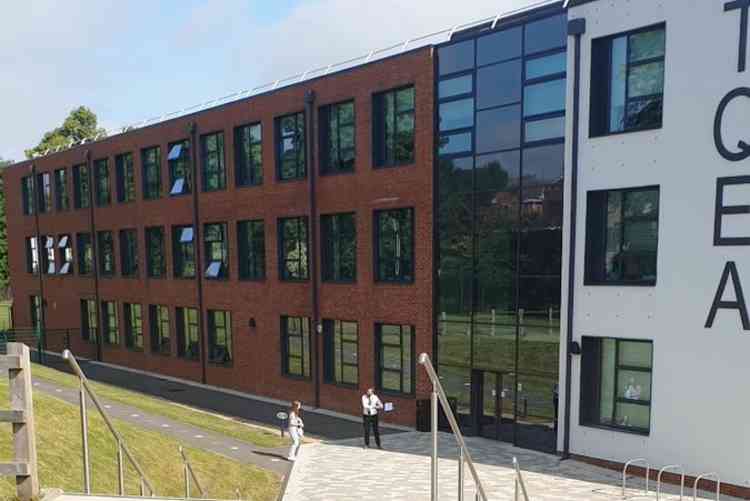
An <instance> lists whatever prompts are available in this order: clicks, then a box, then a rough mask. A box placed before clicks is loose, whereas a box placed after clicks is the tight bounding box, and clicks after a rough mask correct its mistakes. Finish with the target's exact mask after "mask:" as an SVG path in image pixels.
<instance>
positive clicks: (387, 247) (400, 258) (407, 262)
mask: <svg viewBox="0 0 750 501" xmlns="http://www.w3.org/2000/svg"><path fill="white" fill-rule="evenodd" d="M375 231H376V232H377V233H376V247H375V264H376V269H375V278H376V280H378V281H381V282H412V281H414V209H391V210H382V211H376V212H375Z"/></svg>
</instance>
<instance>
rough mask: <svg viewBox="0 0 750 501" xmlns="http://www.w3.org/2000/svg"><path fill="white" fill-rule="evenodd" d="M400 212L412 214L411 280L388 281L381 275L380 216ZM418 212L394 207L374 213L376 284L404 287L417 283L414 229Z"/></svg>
mask: <svg viewBox="0 0 750 501" xmlns="http://www.w3.org/2000/svg"><path fill="white" fill-rule="evenodd" d="M400 211H409V212H410V218H409V223H410V224H411V242H410V246H409V247H410V248H409V252H410V258H411V276H410V277H409V278H406V279H404V278H401V279H387V278H383V277H382V276H381V274H380V262H381V260H382V258H381V255H380V254H381V251H380V243H381V235H380V219H379V218H380V216H381V215H382V214H384V213H388V212H400ZM415 213H416V211H415V209H414V207H394V208H389V209H376V210H375V211H373V242H374V252H373V270H374V274H373V275H374V277H375V282H376V283H384V284H404V285H410V284H413V283H414V281H415V274H416V273H415V272H416V238H415V235H414V229H415V223H416V214H415ZM401 261H402V262H403V261H404V259H403V258H401Z"/></svg>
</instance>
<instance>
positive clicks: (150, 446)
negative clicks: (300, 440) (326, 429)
mask: <svg viewBox="0 0 750 501" xmlns="http://www.w3.org/2000/svg"><path fill="white" fill-rule="evenodd" d="M34 370H36V367H35V368H34ZM0 408H6V409H7V408H8V380H7V376H3V377H0ZM34 417H35V419H36V440H37V453H38V460H39V480H40V484H41V486H42V487H43V488H45V487H56V488H61V489H63V490H64V491H66V492H81V491H82V490H83V480H82V478H83V473H82V472H83V460H82V453H81V429H80V416H79V412H78V407H77V406H75V405H71V404H68V403H66V402H63V401H62V400H58V399H56V398H54V397H51V396H48V395H45V394H43V393H40V392H36V393H35V394H34ZM115 427H116V428H117V430H118V431H119V432H120V433H121V435H122V436H123V437H124V440H125V442H126V444H127V445H128V447H129V448H130V450H131V452H132V453H133V455H134V456H135V458H136V459H137V460H138V461H139V463H140V464H141V466H142V468H143V469H144V471H145V473H146V475H148V476H149V479H150V480H151V482H152V484H153V485H154V489H155V490H156V493H157V495H159V496H172V497H177V496H183V495H184V480H183V470H182V461H181V459H180V453H179V450H178V447H179V445H180V444H179V442H178V441H176V440H174V439H172V438H169V437H166V436H164V435H161V434H159V433H155V432H152V431H147V430H144V429H142V428H138V427H136V426H133V425H130V424H128V423H124V422H122V421H117V420H116V421H115ZM89 449H90V451H91V474H92V491H93V492H94V493H98V494H114V493H115V492H116V483H117V471H116V470H117V461H116V452H115V442H114V440H113V438H112V436H111V435H110V433H109V431H108V430H107V429H106V427H105V424H104V421H103V420H102V419H101V417H100V416H99V415H98V413H96V412H95V411H92V412H90V413H89ZM186 453H187V454H188V457H189V459H190V462H191V463H192V464H193V467H194V468H195V470H196V474H197V475H198V478H199V480H200V481H201V483H202V485H203V486H204V488H205V489H206V490H207V491H208V495H209V497H212V498H223V499H236V497H235V489H240V492H241V493H242V498H243V499H252V500H254V501H256V500H257V501H271V500H274V499H275V498H276V496H277V495H278V493H279V490H280V479H279V478H278V477H277V476H276V475H275V474H274V473H271V472H268V471H265V470H262V469H260V468H257V467H255V466H251V465H243V464H240V463H237V462H235V461H232V460H230V459H227V458H225V457H223V456H219V455H217V454H213V453H209V452H204V451H200V450H196V449H189V448H187V449H186ZM11 458H12V438H11V430H10V425H9V424H3V425H2V426H0V462H6V461H10V460H11ZM125 476H126V492H127V493H128V494H137V492H138V479H137V476H136V475H135V472H134V470H133V469H132V468H131V467H128V469H127V471H126V475H125ZM194 495H195V496H196V497H197V493H195V494H194ZM14 497H15V482H14V480H13V479H11V478H9V477H0V499H14Z"/></svg>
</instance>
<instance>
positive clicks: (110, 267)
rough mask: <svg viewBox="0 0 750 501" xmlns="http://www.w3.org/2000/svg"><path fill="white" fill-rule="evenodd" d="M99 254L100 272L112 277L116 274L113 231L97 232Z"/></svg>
mask: <svg viewBox="0 0 750 501" xmlns="http://www.w3.org/2000/svg"><path fill="white" fill-rule="evenodd" d="M96 245H97V248H96V250H97V256H98V257H99V274H100V275H102V276H104V277H111V276H113V275H114V274H115V243H114V241H113V238H112V232H111V231H99V232H97V234H96Z"/></svg>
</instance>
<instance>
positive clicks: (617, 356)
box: [581, 337, 653, 434]
mask: <svg viewBox="0 0 750 501" xmlns="http://www.w3.org/2000/svg"><path fill="white" fill-rule="evenodd" d="M582 344H583V346H582V348H583V349H582V360H581V424H582V425H594V426H606V427H610V428H616V429H622V430H627V431H631V432H637V433H643V434H648V433H649V431H650V426H651V372H652V367H653V344H652V342H651V341H636V340H626V339H612V338H594V337H584V338H583V343H582Z"/></svg>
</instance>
